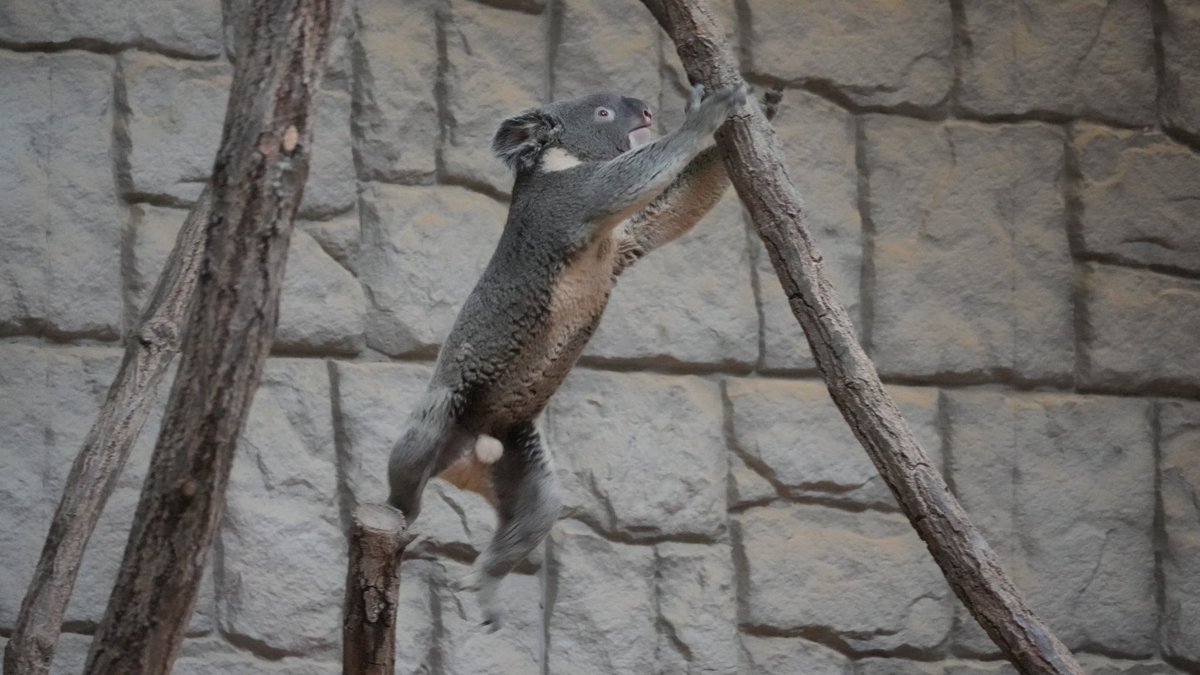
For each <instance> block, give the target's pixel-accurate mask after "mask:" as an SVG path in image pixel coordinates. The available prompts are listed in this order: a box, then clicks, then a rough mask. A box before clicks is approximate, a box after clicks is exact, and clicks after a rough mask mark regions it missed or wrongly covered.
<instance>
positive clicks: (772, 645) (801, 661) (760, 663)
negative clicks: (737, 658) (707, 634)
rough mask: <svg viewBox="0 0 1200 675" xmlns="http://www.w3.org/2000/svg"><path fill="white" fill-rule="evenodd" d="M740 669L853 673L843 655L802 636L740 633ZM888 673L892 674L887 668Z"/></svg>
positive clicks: (761, 674) (762, 674)
mask: <svg viewBox="0 0 1200 675" xmlns="http://www.w3.org/2000/svg"><path fill="white" fill-rule="evenodd" d="M741 658H742V660H741V668H740V669H739V670H738V671H737V672H739V673H754V674H755V675H795V674H796V673H804V674H805V675H854V673H855V672H856V671H855V670H854V664H853V663H852V662H851V661H850V659H848V658H846V657H845V656H844V655H842V654H840V653H838V652H836V651H834V650H832V649H830V648H829V647H825V646H822V645H819V644H817V643H815V642H809V641H808V640H804V639H801V638H792V637H761V636H758V635H743V636H742V652H741ZM889 675H895V674H893V673H891V672H890V671H889Z"/></svg>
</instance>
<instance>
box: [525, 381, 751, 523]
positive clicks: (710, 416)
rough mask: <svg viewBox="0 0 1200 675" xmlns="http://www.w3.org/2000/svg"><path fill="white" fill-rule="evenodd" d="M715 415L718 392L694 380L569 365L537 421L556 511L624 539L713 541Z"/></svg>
mask: <svg viewBox="0 0 1200 675" xmlns="http://www.w3.org/2000/svg"><path fill="white" fill-rule="evenodd" d="M723 417H724V414H723V409H722V404H721V397H720V392H719V391H717V388H716V386H715V385H714V384H712V383H711V382H708V381H705V380H703V379H701V378H698V377H672V376H659V375H650V374H641V373H608V372H600V371H587V370H580V369H577V370H576V371H575V372H574V373H572V374H571V375H570V376H568V378H567V381H566V382H565V383H564V385H563V388H562V390H561V391H560V392H559V393H558V394H557V395H556V396H555V397H554V399H552V400H551V402H550V412H549V414H548V416H547V421H546V432H547V433H546V434H545V437H546V439H547V442H548V445H549V446H550V452H551V453H552V454H553V456H554V460H555V462H556V464H557V468H558V475H559V478H560V480H561V481H562V486H563V491H562V492H563V505H564V515H573V516H574V517H577V518H579V519H580V520H584V521H586V522H588V523H591V524H593V526H595V527H597V528H598V529H601V530H604V531H606V532H619V533H621V535H622V536H625V537H634V538H657V537H664V536H679V535H689V536H693V537H715V536H717V535H719V534H720V533H721V532H723V531H724V530H725V491H726V476H727V473H728V464H727V460H726V450H725V438H724V431H723V426H722V420H723ZM681 467H687V469H686V470H681Z"/></svg>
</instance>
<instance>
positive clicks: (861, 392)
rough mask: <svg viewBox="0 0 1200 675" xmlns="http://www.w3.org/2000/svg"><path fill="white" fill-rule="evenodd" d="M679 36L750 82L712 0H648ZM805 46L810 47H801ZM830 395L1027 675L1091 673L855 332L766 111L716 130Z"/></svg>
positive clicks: (694, 65) (722, 82)
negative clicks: (899, 404) (982, 525)
mask: <svg viewBox="0 0 1200 675" xmlns="http://www.w3.org/2000/svg"><path fill="white" fill-rule="evenodd" d="M643 3H644V4H645V5H646V7H647V8H649V9H650V11H651V13H653V14H654V16H655V18H656V19H658V22H659V23H660V24H661V25H662V27H663V28H664V29H665V30H666V31H667V34H668V35H670V36H671V38H672V39H673V40H674V41H675V45H676V48H677V50H678V52H679V58H680V59H681V60H682V61H683V65H684V68H685V69H686V70H687V74H688V78H689V79H690V80H691V81H692V82H699V83H702V84H704V85H705V86H707V87H708V88H709V90H710V91H715V90H716V89H717V88H718V87H722V86H730V85H740V84H742V78H741V75H740V74H739V73H738V67H737V62H736V61H735V60H734V59H733V57H732V56H731V55H730V53H729V50H728V49H727V48H726V46H725V45H724V44H723V40H722V38H721V37H720V36H721V32H720V31H719V30H717V27H716V25H715V24H714V23H713V20H712V17H711V16H710V15H709V13H708V11H707V9H705V8H704V6H703V2H702V0H643ZM798 48H802V46H798ZM717 145H718V146H719V147H720V148H721V150H722V151H723V152H724V154H725V164H726V167H727V168H728V170H729V175H730V178H731V179H732V181H733V184H734V187H735V188H736V189H737V192H738V196H739V197H741V199H742V203H743V204H745V206H746V208H747V209H748V210H749V212H750V215H751V217H752V219H753V220H754V224H755V227H756V228H757V229H758V233H759V236H761V237H762V240H763V242H764V243H765V244H766V247H767V251H768V253H769V255H770V256H771V263H772V264H773V265H774V266H775V271H776V273H777V274H778V275H779V281H780V283H782V284H783V288H784V291H786V293H787V297H788V302H789V304H790V305H791V308H792V313H793V314H795V315H796V320H797V321H799V322H800V325H801V326H802V327H803V328H804V334H805V336H806V337H807V339H808V344H809V347H811V349H812V353H813V356H814V358H815V359H816V362H817V367H818V368H819V369H820V371H821V376H822V377H823V378H824V379H825V384H826V386H827V387H828V389H829V394H830V396H831V397H832V398H833V401H834V403H835V404H836V405H837V407H838V410H840V411H841V413H842V416H843V417H845V419H846V422H847V423H848V424H849V425H850V428H851V429H852V430H853V432H854V435H855V437H857V438H858V441H859V442H860V443H861V444H862V446H863V448H864V449H866V451H867V454H868V455H870V457H871V461H872V462H874V463H875V467H876V468H877V469H878V470H879V473H880V475H882V476H883V478H884V480H885V481H886V482H887V484H888V487H890V488H891V489H892V494H894V495H895V496H896V500H897V501H898V502H899V503H900V507H901V508H902V509H903V510H904V513H905V515H907V516H908V519H909V521H910V522H911V523H912V525H913V528H915V529H916V530H917V533H918V534H920V536H921V539H923V540H924V541H925V544H926V546H928V547H929V551H930V553H931V554H933V557H934V560H936V561H937V563H938V565H939V566H940V567H941V569H942V573H943V574H944V575H945V576H946V580H947V581H948V582H950V586H951V588H953V589H954V592H955V593H956V594H957V595H958V597H959V599H960V600H962V602H963V604H964V605H966V607H967V609H968V610H970V612H971V614H972V615H973V616H974V617H975V620H976V621H978V622H979V624H980V625H981V626H983V628H984V630H986V631H987V633H988V635H989V636H991V638H992V640H994V641H995V642H996V644H997V645H999V646H1000V648H1001V649H1002V650H1004V653H1005V654H1006V655H1007V656H1008V659H1009V660H1010V661H1012V662H1013V664H1014V665H1016V666H1017V668H1018V669H1020V670H1021V672H1024V673H1052V674H1057V675H1068V674H1070V675H1082V673H1083V671H1082V670H1081V669H1080V667H1079V665H1078V664H1077V663H1076V662H1075V660H1074V658H1073V657H1072V656H1071V653H1070V652H1069V651H1068V650H1067V648H1066V647H1065V646H1063V644H1062V643H1061V642H1060V641H1059V640H1058V639H1057V638H1056V637H1054V635H1053V634H1052V633H1051V632H1050V630H1049V628H1047V627H1046V625H1045V624H1043V623H1042V621H1041V620H1040V619H1039V618H1038V617H1037V616H1035V615H1034V613H1033V611H1032V610H1030V609H1029V606H1028V605H1027V604H1026V602H1025V600H1024V598H1022V597H1021V594H1020V592H1019V591H1018V590H1017V588H1016V586H1014V585H1013V583H1012V581H1011V580H1010V579H1009V578H1008V575H1007V574H1006V573H1005V572H1004V569H1003V568H1002V567H1001V566H1000V561H999V560H998V559H997V558H996V554H995V553H994V552H993V551H992V549H991V547H989V546H988V544H987V542H986V541H984V539H983V537H982V535H980V533H979V531H978V530H977V529H975V526H974V525H972V524H971V522H970V520H969V519H968V518H967V514H966V512H965V511H963V508H962V506H961V505H960V504H959V503H958V500H957V499H955V498H954V495H953V494H951V493H950V490H949V488H948V487H947V486H946V482H945V481H944V480H943V479H942V476H941V474H939V473H938V471H937V470H936V469H935V468H934V466H933V463H932V462H930V461H929V457H928V456H927V455H926V454H925V451H924V450H922V449H921V446H920V445H919V444H918V443H917V440H916V438H915V437H914V436H913V433H912V431H911V430H910V429H909V427H908V424H907V423H906V422H905V421H904V418H903V417H901V416H900V412H899V410H898V409H897V408H896V404H895V403H894V402H893V401H892V399H891V397H890V396H889V395H888V394H887V392H886V391H884V389H883V385H882V383H880V381H879V375H878V374H877V373H876V372H875V366H874V364H873V363H872V362H871V360H870V359H869V358H868V357H867V355H866V353H865V352H864V351H863V349H862V347H861V346H859V344H858V340H857V339H856V337H855V334H854V329H853V327H852V326H851V324H850V318H849V316H848V315H847V314H846V309H845V307H844V306H843V305H842V304H841V302H840V301H838V299H837V297H836V295H835V294H834V292H833V288H832V287H831V286H830V285H829V281H828V279H827V278H826V277H825V272H824V269H823V265H822V263H821V255H820V253H818V251H817V249H816V247H815V246H814V244H813V242H812V237H811V235H810V234H809V233H808V231H807V230H806V229H805V228H804V223H803V215H804V209H803V206H802V202H801V200H800V196H799V194H798V193H797V192H796V188H795V186H794V185H793V184H792V181H791V178H789V177H788V174H787V169H786V168H785V167H784V164H783V159H782V158H783V154H782V152H781V150H780V148H779V144H778V142H777V141H776V139H775V136H774V134H773V132H772V131H771V128H770V125H769V124H768V123H767V121H766V119H765V118H764V117H763V115H762V113H761V112H759V111H758V110H757V109H752V110H750V111H749V112H747V113H745V114H741V115H738V116H736V117H734V118H732V119H731V120H730V122H728V123H726V124H725V125H724V126H723V127H721V129H720V130H719V131H718V132H717Z"/></svg>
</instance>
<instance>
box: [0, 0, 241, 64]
mask: <svg viewBox="0 0 1200 675" xmlns="http://www.w3.org/2000/svg"><path fill="white" fill-rule="evenodd" d="M0 42H5V43H7V44H11V45H31V46H32V45H42V44H45V43H50V44H58V45H61V44H64V43H65V44H78V43H85V44H86V43H91V42H103V43H108V45H110V46H112V47H118V46H119V47H131V46H134V47H139V48H142V49H148V50H152V51H163V52H169V53H177V54H182V55H187V56H190V57H197V58H211V57H214V56H218V55H220V53H221V2H220V0H200V1H199V2H191V1H189V0H119V1H117V2H89V1H88V0H63V1H60V2H40V0H11V2H5V3H4V6H2V7H0Z"/></svg>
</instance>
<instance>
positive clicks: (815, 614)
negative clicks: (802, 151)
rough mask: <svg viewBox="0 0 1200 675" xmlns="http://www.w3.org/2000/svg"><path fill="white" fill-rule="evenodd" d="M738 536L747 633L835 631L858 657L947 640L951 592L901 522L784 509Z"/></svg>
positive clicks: (748, 519)
mask: <svg viewBox="0 0 1200 675" xmlns="http://www.w3.org/2000/svg"><path fill="white" fill-rule="evenodd" d="M734 528H735V530H734V535H735V542H736V543H735V545H736V546H738V547H739V548H740V550H739V551H738V552H737V556H738V558H739V559H740V560H743V561H745V562H744V564H745V565H746V569H745V570H744V574H745V579H746V581H745V584H746V591H745V594H744V595H743V596H742V597H741V598H739V600H740V602H741V603H742V607H741V611H742V622H743V624H750V625H752V626H761V627H764V628H768V629H771V630H779V631H812V632H819V633H823V632H826V631H830V632H833V633H837V634H838V635H839V637H840V638H842V639H843V640H845V642H846V644H847V645H849V646H850V647H851V648H853V649H856V650H875V649H880V650H883V649H896V648H900V647H905V648H911V649H929V648H932V647H934V646H936V645H938V644H940V643H941V642H942V641H943V640H944V639H945V638H946V635H947V634H948V633H949V631H950V627H951V620H952V618H953V610H952V607H951V602H952V594H951V591H950V588H949V587H948V586H947V585H946V582H945V580H944V579H943V578H942V575H941V572H940V571H939V570H938V568H937V566H936V565H935V564H934V563H933V560H932V559H931V558H930V557H929V553H928V551H927V550H926V548H925V545H924V544H922V543H921V540H920V539H919V538H918V537H917V534H916V532H914V531H913V530H912V527H911V526H910V525H909V524H908V521H907V520H906V519H905V518H904V517H903V516H900V515H893V514H885V513H875V512H870V511H864V512H861V513H850V512H847V511H842V510H839V509H828V508H822V507H816V506H801V505H791V506H782V505H781V506H767V507H755V508H751V509H748V510H746V511H744V512H743V513H740V514H738V515H737V516H736V517H735V518H734ZM884 561H886V563H885V562H884Z"/></svg>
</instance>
